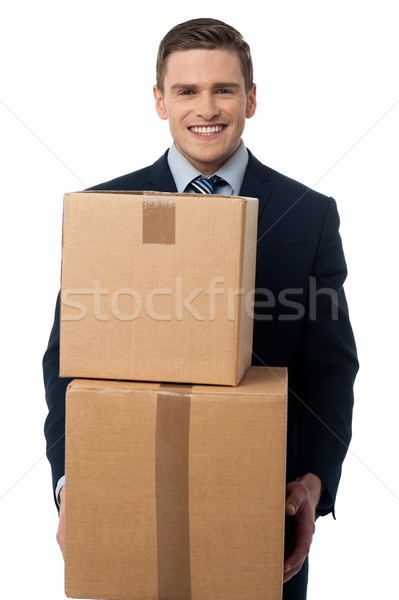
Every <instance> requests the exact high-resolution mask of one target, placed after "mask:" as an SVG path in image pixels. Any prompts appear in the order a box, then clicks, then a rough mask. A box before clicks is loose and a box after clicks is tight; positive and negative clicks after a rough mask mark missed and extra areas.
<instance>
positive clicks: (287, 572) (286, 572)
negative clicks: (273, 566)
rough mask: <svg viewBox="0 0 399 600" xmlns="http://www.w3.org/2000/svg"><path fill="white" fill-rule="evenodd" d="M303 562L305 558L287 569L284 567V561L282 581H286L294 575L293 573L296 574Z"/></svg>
mask: <svg viewBox="0 0 399 600" xmlns="http://www.w3.org/2000/svg"><path fill="white" fill-rule="evenodd" d="M304 562H305V560H303V561H302V562H301V563H299V564H297V565H295V566H294V567H290V568H289V569H286V567H285V563H284V574H283V583H286V582H287V581H289V580H290V579H291V578H292V577H294V575H297V574H298V573H299V571H300V570H301V569H302V566H303V563H304Z"/></svg>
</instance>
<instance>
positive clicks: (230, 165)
mask: <svg viewBox="0 0 399 600" xmlns="http://www.w3.org/2000/svg"><path fill="white" fill-rule="evenodd" d="M168 164H169V168H170V170H171V172H172V176H173V179H174V180H175V184H176V187H177V191H178V192H179V193H181V192H185V191H186V187H187V186H188V184H189V183H190V182H191V181H192V180H193V179H195V177H198V175H202V173H201V171H198V169H196V168H195V167H194V166H193V165H192V164H191V163H190V162H189V161H188V160H187V158H185V157H184V156H183V155H182V154H181V152H179V150H178V149H177V148H176V146H175V144H172V146H171V147H170V149H169V152H168ZM247 164H248V151H247V149H246V147H245V145H244V142H243V141H241V144H240V146H239V147H238V150H236V152H235V153H234V154H233V156H231V157H230V158H229V160H228V161H227V162H225V163H224V165H222V166H221V167H220V169H218V170H217V171H216V173H212V174H213V175H219V177H221V178H222V179H224V180H225V181H226V185H223V186H218V194H220V195H222V196H239V195H240V189H241V185H242V182H243V179H244V175H245V170H246V168H247ZM187 191H188V192H190V193H193V194H195V192H194V190H187Z"/></svg>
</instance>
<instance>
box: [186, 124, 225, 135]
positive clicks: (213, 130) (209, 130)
mask: <svg viewBox="0 0 399 600" xmlns="http://www.w3.org/2000/svg"><path fill="white" fill-rule="evenodd" d="M222 129H223V125H213V126H212V127H190V130H191V131H192V132H193V133H199V134H200V135H212V134H213V133H219V131H222Z"/></svg>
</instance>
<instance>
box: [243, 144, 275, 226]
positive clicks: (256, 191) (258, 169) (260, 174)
mask: <svg viewBox="0 0 399 600" xmlns="http://www.w3.org/2000/svg"><path fill="white" fill-rule="evenodd" d="M248 154H249V160H248V166H247V170H246V171H245V176H244V180H243V182H242V186H241V190H240V196H250V197H252V198H258V200H259V213H258V221H260V219H261V216H262V213H263V211H264V209H265V207H266V204H267V203H268V201H269V198H270V196H271V193H272V188H271V185H270V181H269V176H268V169H267V167H266V166H265V165H263V164H262V163H261V162H259V160H258V159H256V158H255V157H254V155H253V154H252V153H251V152H250V151H249V150H248Z"/></svg>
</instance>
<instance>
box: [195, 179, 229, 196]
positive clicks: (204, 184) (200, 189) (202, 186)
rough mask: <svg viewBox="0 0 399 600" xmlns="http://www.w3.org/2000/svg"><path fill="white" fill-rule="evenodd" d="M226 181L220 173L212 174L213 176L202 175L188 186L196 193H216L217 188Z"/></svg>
mask: <svg viewBox="0 0 399 600" xmlns="http://www.w3.org/2000/svg"><path fill="white" fill-rule="evenodd" d="M224 183H225V181H224V179H222V178H221V177H219V175H212V177H202V175H200V176H199V177H196V178H195V179H193V180H192V181H191V182H190V183H189V184H188V186H187V188H188V189H190V188H191V189H192V190H194V192H195V193H196V194H216V191H215V190H216V188H217V187H218V186H220V185H223V184H224Z"/></svg>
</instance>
